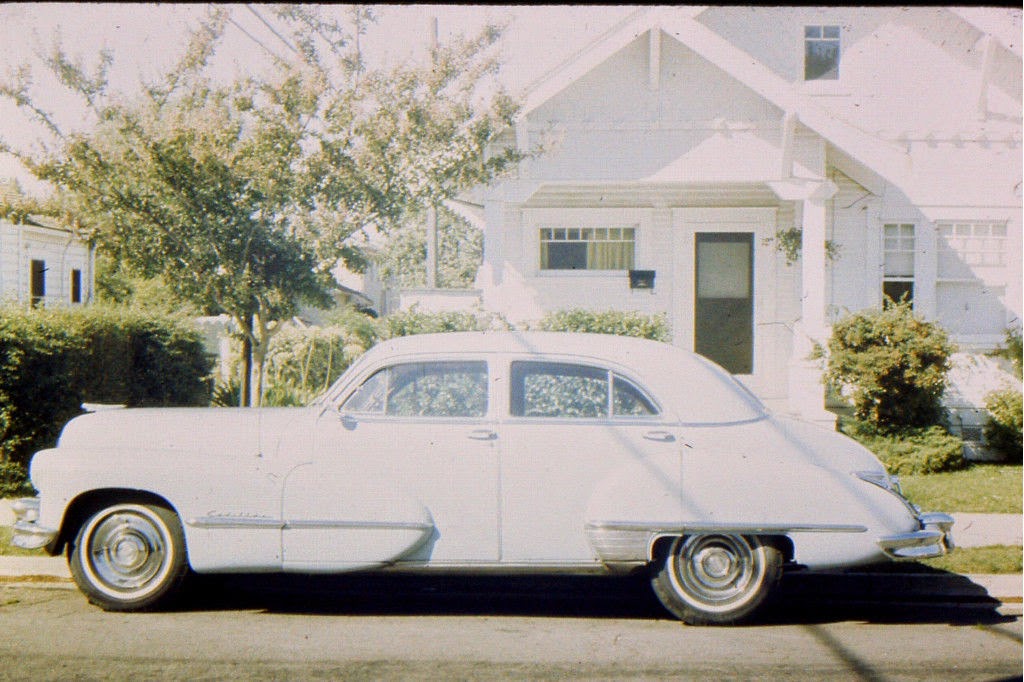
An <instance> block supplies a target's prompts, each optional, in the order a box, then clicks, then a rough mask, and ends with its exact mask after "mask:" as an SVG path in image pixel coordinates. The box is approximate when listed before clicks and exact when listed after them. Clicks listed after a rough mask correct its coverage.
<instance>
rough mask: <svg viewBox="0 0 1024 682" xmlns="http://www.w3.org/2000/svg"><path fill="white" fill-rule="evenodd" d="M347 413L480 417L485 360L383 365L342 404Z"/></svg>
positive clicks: (484, 410) (484, 411)
mask: <svg viewBox="0 0 1024 682" xmlns="http://www.w3.org/2000/svg"><path fill="white" fill-rule="evenodd" d="M342 410H343V411H345V412H351V413H356V412H359V413H364V414H365V413H369V414H385V415H388V416H394V417H483V416H484V415H485V414H487V363H486V362H412V363H406V364H400V365H393V366H391V367H386V368H384V369H382V370H380V371H378V372H376V373H375V374H373V375H372V376H370V378H369V379H367V380H366V381H365V382H363V384H362V385H361V386H360V387H359V388H358V389H356V391H355V392H354V393H353V394H352V395H351V396H349V398H348V400H346V401H345V403H344V405H342Z"/></svg>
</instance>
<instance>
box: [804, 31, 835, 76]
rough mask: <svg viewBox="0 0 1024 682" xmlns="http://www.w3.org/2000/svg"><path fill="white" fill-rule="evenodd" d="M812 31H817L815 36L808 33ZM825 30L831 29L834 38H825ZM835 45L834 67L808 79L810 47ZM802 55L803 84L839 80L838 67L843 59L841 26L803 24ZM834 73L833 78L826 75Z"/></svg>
mask: <svg viewBox="0 0 1024 682" xmlns="http://www.w3.org/2000/svg"><path fill="white" fill-rule="evenodd" d="M814 29H817V35H816V36H811V35H808V33H809V32H810V31H812V30H814ZM827 29H833V30H834V31H835V34H836V35H835V37H826V36H825V33H826V30H827ZM832 43H834V44H835V48H836V54H835V62H834V66H833V67H832V68H830V69H828V70H826V71H825V72H824V73H823V74H822V75H819V76H813V77H810V76H809V74H808V68H809V66H810V57H811V51H810V46H811V45H813V44H821V45H824V44H832ZM803 54H804V77H803V81H804V82H805V83H816V82H822V81H824V82H830V81H837V80H839V76H840V71H839V67H840V65H841V63H842V57H843V30H842V26H840V25H837V24H805V25H804V32H803ZM828 73H834V74H835V75H834V76H828V75H826V74H828Z"/></svg>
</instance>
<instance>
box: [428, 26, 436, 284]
mask: <svg viewBox="0 0 1024 682" xmlns="http://www.w3.org/2000/svg"><path fill="white" fill-rule="evenodd" d="M429 38H430V62H431V65H433V66H436V64H437V17H436V16H435V17H431V18H430V32H429ZM427 288H428V289H436V288H437V206H436V205H435V204H434V203H433V200H431V203H430V205H429V206H428V207H427Z"/></svg>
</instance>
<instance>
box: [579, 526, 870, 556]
mask: <svg viewBox="0 0 1024 682" xmlns="http://www.w3.org/2000/svg"><path fill="white" fill-rule="evenodd" d="M867 530H868V529H867V527H865V526H859V525H858V526H855V525H839V524H825V523H788V524H765V523H679V522H655V521H651V522H646V521H645V522H635V521H602V522H592V523H588V524H587V525H586V532H587V537H588V539H589V540H590V545H591V546H592V547H593V548H594V552H595V553H596V554H597V556H598V557H599V558H600V559H601V561H603V562H604V563H605V564H609V565H610V564H621V563H634V562H646V561H648V560H649V559H650V558H651V553H652V548H653V547H654V542H655V541H656V540H657V539H658V538H661V537H665V536H675V535H694V534H710V533H727V534H732V535H785V534H787V533H866V532H867Z"/></svg>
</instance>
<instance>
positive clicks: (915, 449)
mask: <svg viewBox="0 0 1024 682" xmlns="http://www.w3.org/2000/svg"><path fill="white" fill-rule="evenodd" d="M839 429H840V431H842V432H843V433H845V434H846V435H848V436H850V437H851V438H854V439H855V440H857V441H859V442H860V443H861V445H863V446H864V447H866V448H867V449H868V450H871V451H872V452H874V453H875V454H876V455H878V458H879V459H880V460H882V463H883V464H885V468H886V469H888V470H889V473H892V474H900V475H906V474H931V473H936V472H939V471H956V470H958V469H963V468H964V467H965V466H967V461H966V460H965V459H964V444H963V441H961V440H960V439H959V438H957V437H956V436H952V435H950V434H949V432H947V431H946V429H944V428H943V427H941V426H929V427H924V428H913V427H907V428H902V429H886V430H879V429H878V428H877V427H876V426H875V425H874V424H871V423H869V422H862V421H857V420H854V419H841V420H840V422H839Z"/></svg>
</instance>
